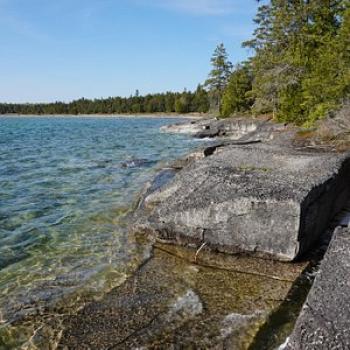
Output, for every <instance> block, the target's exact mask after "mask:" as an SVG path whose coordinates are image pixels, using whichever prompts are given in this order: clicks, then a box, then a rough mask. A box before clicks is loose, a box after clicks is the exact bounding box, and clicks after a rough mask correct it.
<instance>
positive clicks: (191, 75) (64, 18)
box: [0, 0, 257, 102]
mask: <svg viewBox="0 0 350 350" xmlns="http://www.w3.org/2000/svg"><path fill="white" fill-rule="evenodd" d="M256 7H257V5H256V1H255V0H0V47H1V50H0V101H2V102H39V101H43V102H45V101H55V100H63V101H69V100H72V99H76V98H79V97H87V98H94V97H96V98H98V97H108V96H117V95H119V96H129V95H130V94H132V93H134V91H135V90H136V89H139V90H140V93H141V94H146V93H152V92H161V91H181V90H183V89H184V88H187V89H194V88H195V87H196V85H197V84H198V83H200V82H203V81H204V80H205V79H206V76H207V74H208V71H209V69H210V63H209V61H210V57H211V54H212V52H213V50H214V49H215V47H216V45H217V44H218V43H220V42H223V43H224V44H225V46H226V48H227V50H228V52H229V54H230V59H231V61H232V62H233V63H236V62H239V61H240V60H242V59H245V58H246V57H247V56H248V55H249V54H250V53H249V52H248V51H247V49H242V48H241V42H242V41H244V40H246V39H249V37H250V35H251V33H252V31H253V28H254V25H253V17H254V15H255V12H256Z"/></svg>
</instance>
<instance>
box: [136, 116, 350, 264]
mask: <svg viewBox="0 0 350 350" xmlns="http://www.w3.org/2000/svg"><path fill="white" fill-rule="evenodd" d="M232 123H233V121H230V122H229V127H230V128H233V127H232ZM248 123H249V125H252V123H251V122H248ZM262 123H263V124H261V125H266V122H262ZM264 123H265V124H264ZM269 124H271V123H269ZM259 125H260V124H259ZM261 125H260V126H259V127H257V128H256V130H255V131H251V128H250V127H248V126H247V127H244V128H243V129H242V121H239V126H238V127H237V128H239V129H240V130H250V131H251V133H250V134H249V135H250V137H251V139H253V140H254V141H257V140H256V132H257V130H258V129H259V128H260V131H261V130H262V129H261V128H262V126H261ZM276 129H278V127H275V128H273V127H272V126H269V127H268V130H270V132H272V130H275V132H274V133H272V134H271V135H270V136H269V137H268V138H265V140H264V141H265V142H262V143H260V144H246V145H239V146H238V145H229V144H225V145H224V146H222V147H219V148H215V147H214V149H213V150H212V151H211V152H210V154H211V155H210V156H208V157H204V158H203V159H200V160H197V161H195V162H192V163H191V164H190V165H188V166H186V167H185V168H184V169H183V170H181V171H180V172H178V173H177V174H176V175H175V177H174V178H173V179H172V180H171V181H169V182H168V183H167V184H166V185H164V186H162V187H160V188H157V189H156V190H155V191H154V192H148V193H147V195H146V196H145V198H144V200H143V204H144V208H145V209H146V213H147V215H139V214H138V215H137V217H138V218H137V220H136V225H134V229H135V230H137V231H141V232H145V233H147V234H151V235H152V236H155V237H157V238H158V239H161V240H166V241H169V242H174V243H177V244H185V245H187V244H189V245H194V246H197V247H200V246H201V245H203V244H205V245H207V246H210V247H212V248H213V249H215V250H218V251H221V252H229V253H238V252H247V253H253V254H255V255H258V256H268V257H272V258H274V259H279V260H284V261H291V260H294V259H295V258H297V257H299V256H300V255H302V254H304V253H306V252H307V251H308V250H309V249H310V248H312V247H313V245H315V244H316V243H317V241H318V239H319V238H320V236H321V234H322V233H323V232H324V231H325V229H326V228H327V226H328V224H329V222H330V220H331V219H332V217H333V216H334V215H335V214H336V213H337V212H338V211H339V210H340V209H341V208H342V206H343V205H344V204H345V202H346V201H347V198H348V197H349V196H350V186H349V184H348V181H347V176H349V174H350V160H349V157H348V156H347V155H344V154H336V153H332V152H321V151H320V150H307V149H304V150H298V149H295V148H293V147H283V146H281V145H280V144H279V143H278V142H273V141H272V142H267V139H269V140H270V139H274V135H276V134H278V133H277V132H276ZM265 131H266V130H265ZM242 133H243V131H242ZM252 133H253V134H252ZM241 140H249V138H247V135H246V136H241ZM204 153H205V152H204ZM140 216H141V218H140Z"/></svg>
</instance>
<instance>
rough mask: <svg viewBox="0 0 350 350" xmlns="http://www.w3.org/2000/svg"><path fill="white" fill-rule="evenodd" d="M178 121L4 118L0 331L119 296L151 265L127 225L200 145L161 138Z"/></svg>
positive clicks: (0, 140)
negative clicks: (111, 293)
mask: <svg viewBox="0 0 350 350" xmlns="http://www.w3.org/2000/svg"><path fill="white" fill-rule="evenodd" d="M175 121H178V119H161V118H159V119H154V118H153V119H152V118H108V117H106V118H104V117H96V118H91V117H89V118H74V117H72V118H69V117H61V118H60V117H57V118H56V117H40V118H38V117H35V118H28V117H26V118H17V117H9V118H6V117H1V118H0V324H1V323H2V324H3V325H5V326H6V325H8V323H9V322H13V321H15V320H18V319H20V318H21V317H22V316H23V315H28V314H30V315H33V314H34V315H35V314H36V313H37V312H38V311H37V310H38V309H40V308H43V309H45V307H46V306H47V304H48V303H51V302H52V301H57V300H60V299H62V298H65V297H66V296H67V295H72V294H74V293H77V291H78V290H85V291H87V292H92V293H98V292H99V291H101V290H104V289H106V288H108V287H112V286H113V285H115V284H117V283H118V281H119V282H120V281H122V280H123V279H125V278H126V275H127V274H128V271H130V270H131V269H132V268H134V267H135V266H136V265H137V263H138V262H139V261H142V259H143V257H144V255H145V254H147V252H145V250H144V249H143V248H142V247H140V245H138V244H137V243H136V242H134V241H132V239H131V238H130V237H128V235H127V234H126V230H125V228H124V226H123V223H122V221H121V217H122V216H123V214H124V213H125V212H126V211H127V210H128V209H129V208H130V206H131V204H132V202H133V200H134V199H135V196H136V195H137V193H138V192H139V191H140V189H141V188H142V186H143V185H144V184H145V182H146V181H147V180H149V179H151V177H152V176H153V174H154V173H155V172H156V168H157V166H159V164H160V163H161V162H164V161H168V160H170V159H174V158H176V157H178V156H180V155H182V154H184V153H186V152H188V151H189V150H190V149H193V148H194V147H195V146H196V145H198V141H196V140H194V139H191V138H190V137H188V136H185V135H170V134H164V133H161V132H160V131H159V128H160V127H161V126H163V125H166V124H171V123H174V122H175ZM0 345H1V341H0Z"/></svg>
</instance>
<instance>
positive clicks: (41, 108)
mask: <svg viewBox="0 0 350 350" xmlns="http://www.w3.org/2000/svg"><path fill="white" fill-rule="evenodd" d="M208 110H209V99H208V92H207V91H206V90H205V89H204V88H203V87H202V86H200V85H199V86H198V88H197V90H196V91H195V92H189V91H186V90H185V91H183V92H181V93H174V92H166V93H160V94H149V95H146V96H140V95H139V92H138V91H137V90H136V92H135V95H134V96H130V97H126V98H124V97H109V98H105V99H94V100H89V99H86V98H81V99H79V100H76V101H72V102H69V103H64V102H54V103H37V104H33V103H26V104H13V103H7V104H5V103H3V104H0V114H12V113H16V114H38V115H41V114H49V115H52V114H73V115H77V114H139V113H180V114H185V113H194V112H198V113H206V112H208Z"/></svg>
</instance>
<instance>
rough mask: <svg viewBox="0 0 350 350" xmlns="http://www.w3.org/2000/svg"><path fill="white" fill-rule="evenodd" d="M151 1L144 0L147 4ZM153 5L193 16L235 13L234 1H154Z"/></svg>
mask: <svg viewBox="0 0 350 350" xmlns="http://www.w3.org/2000/svg"><path fill="white" fill-rule="evenodd" d="M146 1H149V0H142V2H144V3H145V2H146ZM152 5H156V6H158V7H163V8H166V9H170V10H176V11H180V12H185V13H189V14H192V15H206V16H221V15H226V14H230V13H232V12H234V10H235V6H234V5H233V1H232V0H153V1H152Z"/></svg>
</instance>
